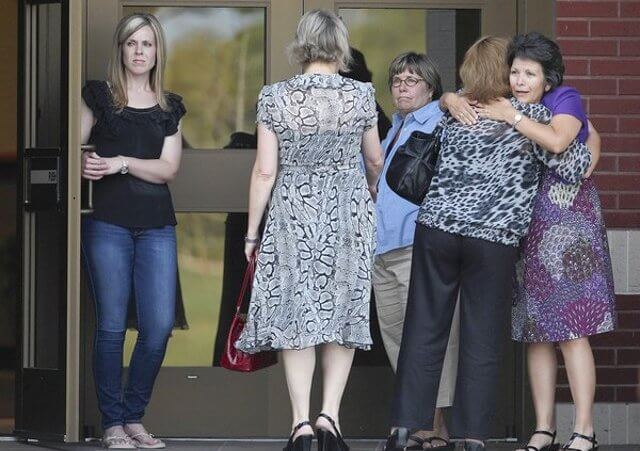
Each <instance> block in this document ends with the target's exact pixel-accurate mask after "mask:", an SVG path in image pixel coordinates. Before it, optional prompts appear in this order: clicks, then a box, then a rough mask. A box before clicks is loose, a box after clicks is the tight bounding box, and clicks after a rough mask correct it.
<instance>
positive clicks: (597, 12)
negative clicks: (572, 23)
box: [556, 1, 618, 17]
mask: <svg viewBox="0 0 640 451" xmlns="http://www.w3.org/2000/svg"><path fill="white" fill-rule="evenodd" d="M556 5H557V6H556V17H618V5H617V3H612V2H585V1H571V2H557V3H556Z"/></svg>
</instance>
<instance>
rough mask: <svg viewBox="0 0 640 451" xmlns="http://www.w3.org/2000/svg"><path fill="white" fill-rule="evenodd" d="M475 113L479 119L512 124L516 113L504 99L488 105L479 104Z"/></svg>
mask: <svg viewBox="0 0 640 451" xmlns="http://www.w3.org/2000/svg"><path fill="white" fill-rule="evenodd" d="M476 111H477V112H478V114H479V115H480V117H485V118H487V119H493V120H494V121H500V122H507V123H509V124H511V123H513V121H514V119H515V116H516V114H517V112H518V111H516V109H515V108H514V107H513V105H511V102H510V101H509V100H507V99H505V98H504V97H502V98H500V99H496V100H493V101H491V102H488V103H479V104H478V106H477V107H476Z"/></svg>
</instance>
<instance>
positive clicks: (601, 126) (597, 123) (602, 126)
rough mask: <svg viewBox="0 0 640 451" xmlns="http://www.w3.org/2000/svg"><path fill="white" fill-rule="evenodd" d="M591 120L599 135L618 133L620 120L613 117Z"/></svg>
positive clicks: (599, 117)
mask: <svg viewBox="0 0 640 451" xmlns="http://www.w3.org/2000/svg"><path fill="white" fill-rule="evenodd" d="M589 120H590V121H591V123H592V124H593V126H594V127H595V129H596V130H597V131H598V133H600V134H602V133H611V132H617V131H618V118H617V117H612V116H591V117H589Z"/></svg>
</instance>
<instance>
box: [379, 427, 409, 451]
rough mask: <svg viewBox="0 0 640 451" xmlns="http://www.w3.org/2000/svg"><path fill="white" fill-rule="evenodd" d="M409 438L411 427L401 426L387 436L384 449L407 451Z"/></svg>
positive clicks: (388, 450) (385, 450)
mask: <svg viewBox="0 0 640 451" xmlns="http://www.w3.org/2000/svg"><path fill="white" fill-rule="evenodd" d="M408 440H409V429H407V428H403V427H399V428H396V430H395V431H393V432H392V433H391V435H389V437H387V442H386V443H385V445H384V451H406V449H407V441H408Z"/></svg>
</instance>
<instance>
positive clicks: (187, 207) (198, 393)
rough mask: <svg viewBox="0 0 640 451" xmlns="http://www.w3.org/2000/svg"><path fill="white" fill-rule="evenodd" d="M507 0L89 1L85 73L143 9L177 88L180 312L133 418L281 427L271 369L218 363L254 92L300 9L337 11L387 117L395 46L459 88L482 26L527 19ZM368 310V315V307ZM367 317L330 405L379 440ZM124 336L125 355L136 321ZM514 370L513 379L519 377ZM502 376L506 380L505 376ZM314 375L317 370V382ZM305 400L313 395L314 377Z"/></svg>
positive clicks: (229, 433) (234, 277)
mask: <svg viewBox="0 0 640 451" xmlns="http://www.w3.org/2000/svg"><path fill="white" fill-rule="evenodd" d="M519 3H520V2H518V1H516V0H498V1H493V0H492V1H489V0H473V1H465V0H459V1H451V0H441V1H437V2H436V1H431V0H410V1H399V0H387V1H380V2H378V1H374V0H368V1H341V0H304V1H303V0H271V1H266V0H265V1H250V0H238V1H213V0H211V1H203V0H198V1H189V0H172V1H170V0H153V1H151V0H137V1H134V0H88V2H87V11H86V23H85V27H84V28H85V30H86V31H85V40H86V52H85V56H86V57H85V60H84V69H85V73H84V79H85V80H88V79H104V76H105V73H106V65H107V59H108V55H109V53H110V46H111V39H112V33H113V31H114V30H115V26H116V24H117V22H118V20H119V19H120V18H121V17H122V16H123V15H126V14H129V13H131V12H134V11H147V12H152V13H154V14H155V15H156V16H157V17H158V18H159V19H160V22H161V23H162V25H163V27H164V29H165V33H166V36H167V40H168V54H169V56H168V61H167V74H166V80H167V89H169V90H171V91H173V92H176V93H178V94H180V95H182V96H183V97H184V101H185V105H186V107H187V110H188V113H187V116H186V117H185V119H184V120H183V134H184V143H183V144H184V147H185V151H184V154H183V160H182V165H181V169H180V173H179V175H178V177H177V179H176V180H175V181H174V182H173V183H172V185H171V192H172V195H173V199H174V204H175V207H176V210H177V211H178V222H179V225H178V227H177V233H178V253H179V275H180V286H181V290H180V291H181V293H180V297H179V299H178V304H179V310H178V311H177V313H178V320H177V322H176V327H175V329H174V332H173V336H172V338H171V339H170V341H169V347H168V351H167V357H166V359H165V361H164V364H163V367H162V369H161V371H160V374H159V376H158V379H157V383H156V388H155V391H154V395H153V397H152V401H151V404H150V406H149V408H148V410H147V415H146V417H145V423H146V424H148V427H149V428H150V429H152V430H153V431H154V433H156V434H158V435H160V436H173V437H284V436H285V435H286V434H287V432H288V430H289V426H290V412H289V400H288V394H287V389H286V384H285V382H284V374H283V370H282V368H281V365H276V366H274V367H271V368H268V369H266V370H262V371H259V372H257V373H253V374H239V373H232V372H229V371H227V370H225V369H223V368H220V367H219V366H218V362H219V356H220V351H221V349H222V345H223V344H224V340H225V339H226V331H227V330H228V326H229V323H230V320H231V315H232V313H233V304H234V302H235V296H236V295H237V293H238V289H239V286H240V281H241V277H242V272H243V269H244V256H243V253H242V250H243V243H242V236H243V234H244V232H245V229H246V210H247V198H248V185H249V172H250V169H251V166H252V164H253V160H254V156H255V145H256V139H255V125H254V121H255V102H256V101H257V95H258V92H259V90H260V88H261V86H262V84H263V83H272V82H275V81H278V80H281V79H285V78H288V77H290V76H291V75H293V74H295V73H297V72H298V70H299V69H298V68H296V67H292V66H291V65H290V64H289V63H288V60H287V58H286V54H285V48H286V46H287V45H288V44H289V42H290V41H291V39H292V37H293V35H294V32H295V29H296V25H297V22H298V20H299V18H300V16H301V15H302V14H303V13H304V12H305V11H308V10H311V9H314V8H329V9H333V10H335V11H337V12H338V13H339V14H340V15H341V17H342V18H343V20H344V21H345V22H346V23H347V26H348V27H349V29H350V33H351V41H352V45H353V47H355V48H357V49H358V50H359V51H360V52H361V53H362V55H364V59H365V61H366V65H367V70H368V71H369V72H370V73H371V80H372V81H373V83H374V85H375V86H376V92H377V96H378V99H377V100H378V103H379V104H380V105H381V106H382V109H383V112H384V114H385V115H386V116H387V117H390V116H391V114H392V113H393V110H392V106H391V101H390V95H389V92H388V89H387V86H386V73H387V66H388V64H389V62H390V61H391V60H392V59H393V57H394V56H396V55H397V54H398V53H400V52H403V51H407V50H416V51H420V52H427V53H429V54H430V55H431V56H432V57H433V58H434V59H436V60H437V61H438V63H439V65H440V69H441V71H442V73H443V79H444V82H445V87H446V89H449V90H453V89H455V87H456V86H457V79H456V71H457V68H458V66H459V64H460V62H461V60H462V57H463V55H464V52H465V51H466V49H467V48H468V46H469V44H471V43H472V42H473V41H474V40H475V39H477V38H478V37H480V36H481V35H484V34H496V35H502V36H510V35H512V34H514V33H515V32H516V30H517V29H518V24H520V23H525V22H524V21H525V19H526V15H525V14H524V12H523V11H524V10H518V8H517V5H518V4H519ZM92 305H93V303H92V302H91V300H90V299H89V295H88V293H87V292H86V291H83V301H82V308H83V311H82V355H83V361H82V362H83V367H82V381H83V386H82V404H81V408H82V411H83V412H84V414H83V421H82V424H83V426H84V430H83V434H84V435H85V436H99V435H100V430H99V424H100V419H99V414H98V411H97V406H96V400H95V390H94V387H93V382H92V379H91V366H90V364H91V352H92V342H93V329H92V328H93V310H92V308H93V307H92ZM373 310H374V309H372V313H373ZM376 331H377V320H376V318H375V316H374V315H372V332H373V335H374V341H375V343H376V346H375V347H374V349H373V350H372V351H371V352H359V353H357V355H356V363H355V367H354V370H353V372H352V376H351V378H350V381H349V385H348V387H347V389H346V393H345V397H344V402H343V411H342V413H341V419H342V422H343V423H344V425H345V430H346V431H349V436H352V437H381V436H384V435H386V433H387V430H388V424H387V421H388V413H389V407H390V401H391V396H392V391H393V372H392V371H391V369H390V366H389V364H388V362H387V358H386V355H385V352H384V349H383V347H382V345H381V340H380V337H379V335H378V334H376ZM128 335H129V336H128V338H127V345H126V346H127V350H128V352H127V353H126V356H125V359H124V364H125V365H127V364H128V359H129V356H130V350H131V348H132V344H133V341H134V339H135V331H133V330H132V331H130V332H129V333H128ZM515 358H516V356H515V354H514V353H513V352H512V353H511V354H510V357H509V359H508V360H507V361H506V363H505V368H506V369H505V376H504V377H505V385H503V387H505V390H504V393H505V395H504V399H503V400H502V401H501V411H500V414H499V416H500V418H499V420H498V421H497V423H496V424H497V426H496V429H495V432H494V435H495V437H497V438H505V437H514V436H515V431H514V421H515V420H514V419H515V417H516V404H515V403H516V392H517V390H516V388H517V387H516V386H515V384H516V382H515V381H516V380H518V378H517V377H516V378H514V373H513V372H514V371H516V369H514V368H516V366H517V365H516V364H515V363H514V361H515V360H514V359H515ZM518 377H520V379H521V376H518ZM509 381H511V382H509ZM318 382H319V379H318ZM315 385H316V386H315V387H314V392H313V399H312V402H313V408H314V409H316V410H317V408H318V407H319V399H320V390H319V388H320V386H319V383H316V384H315Z"/></svg>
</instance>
